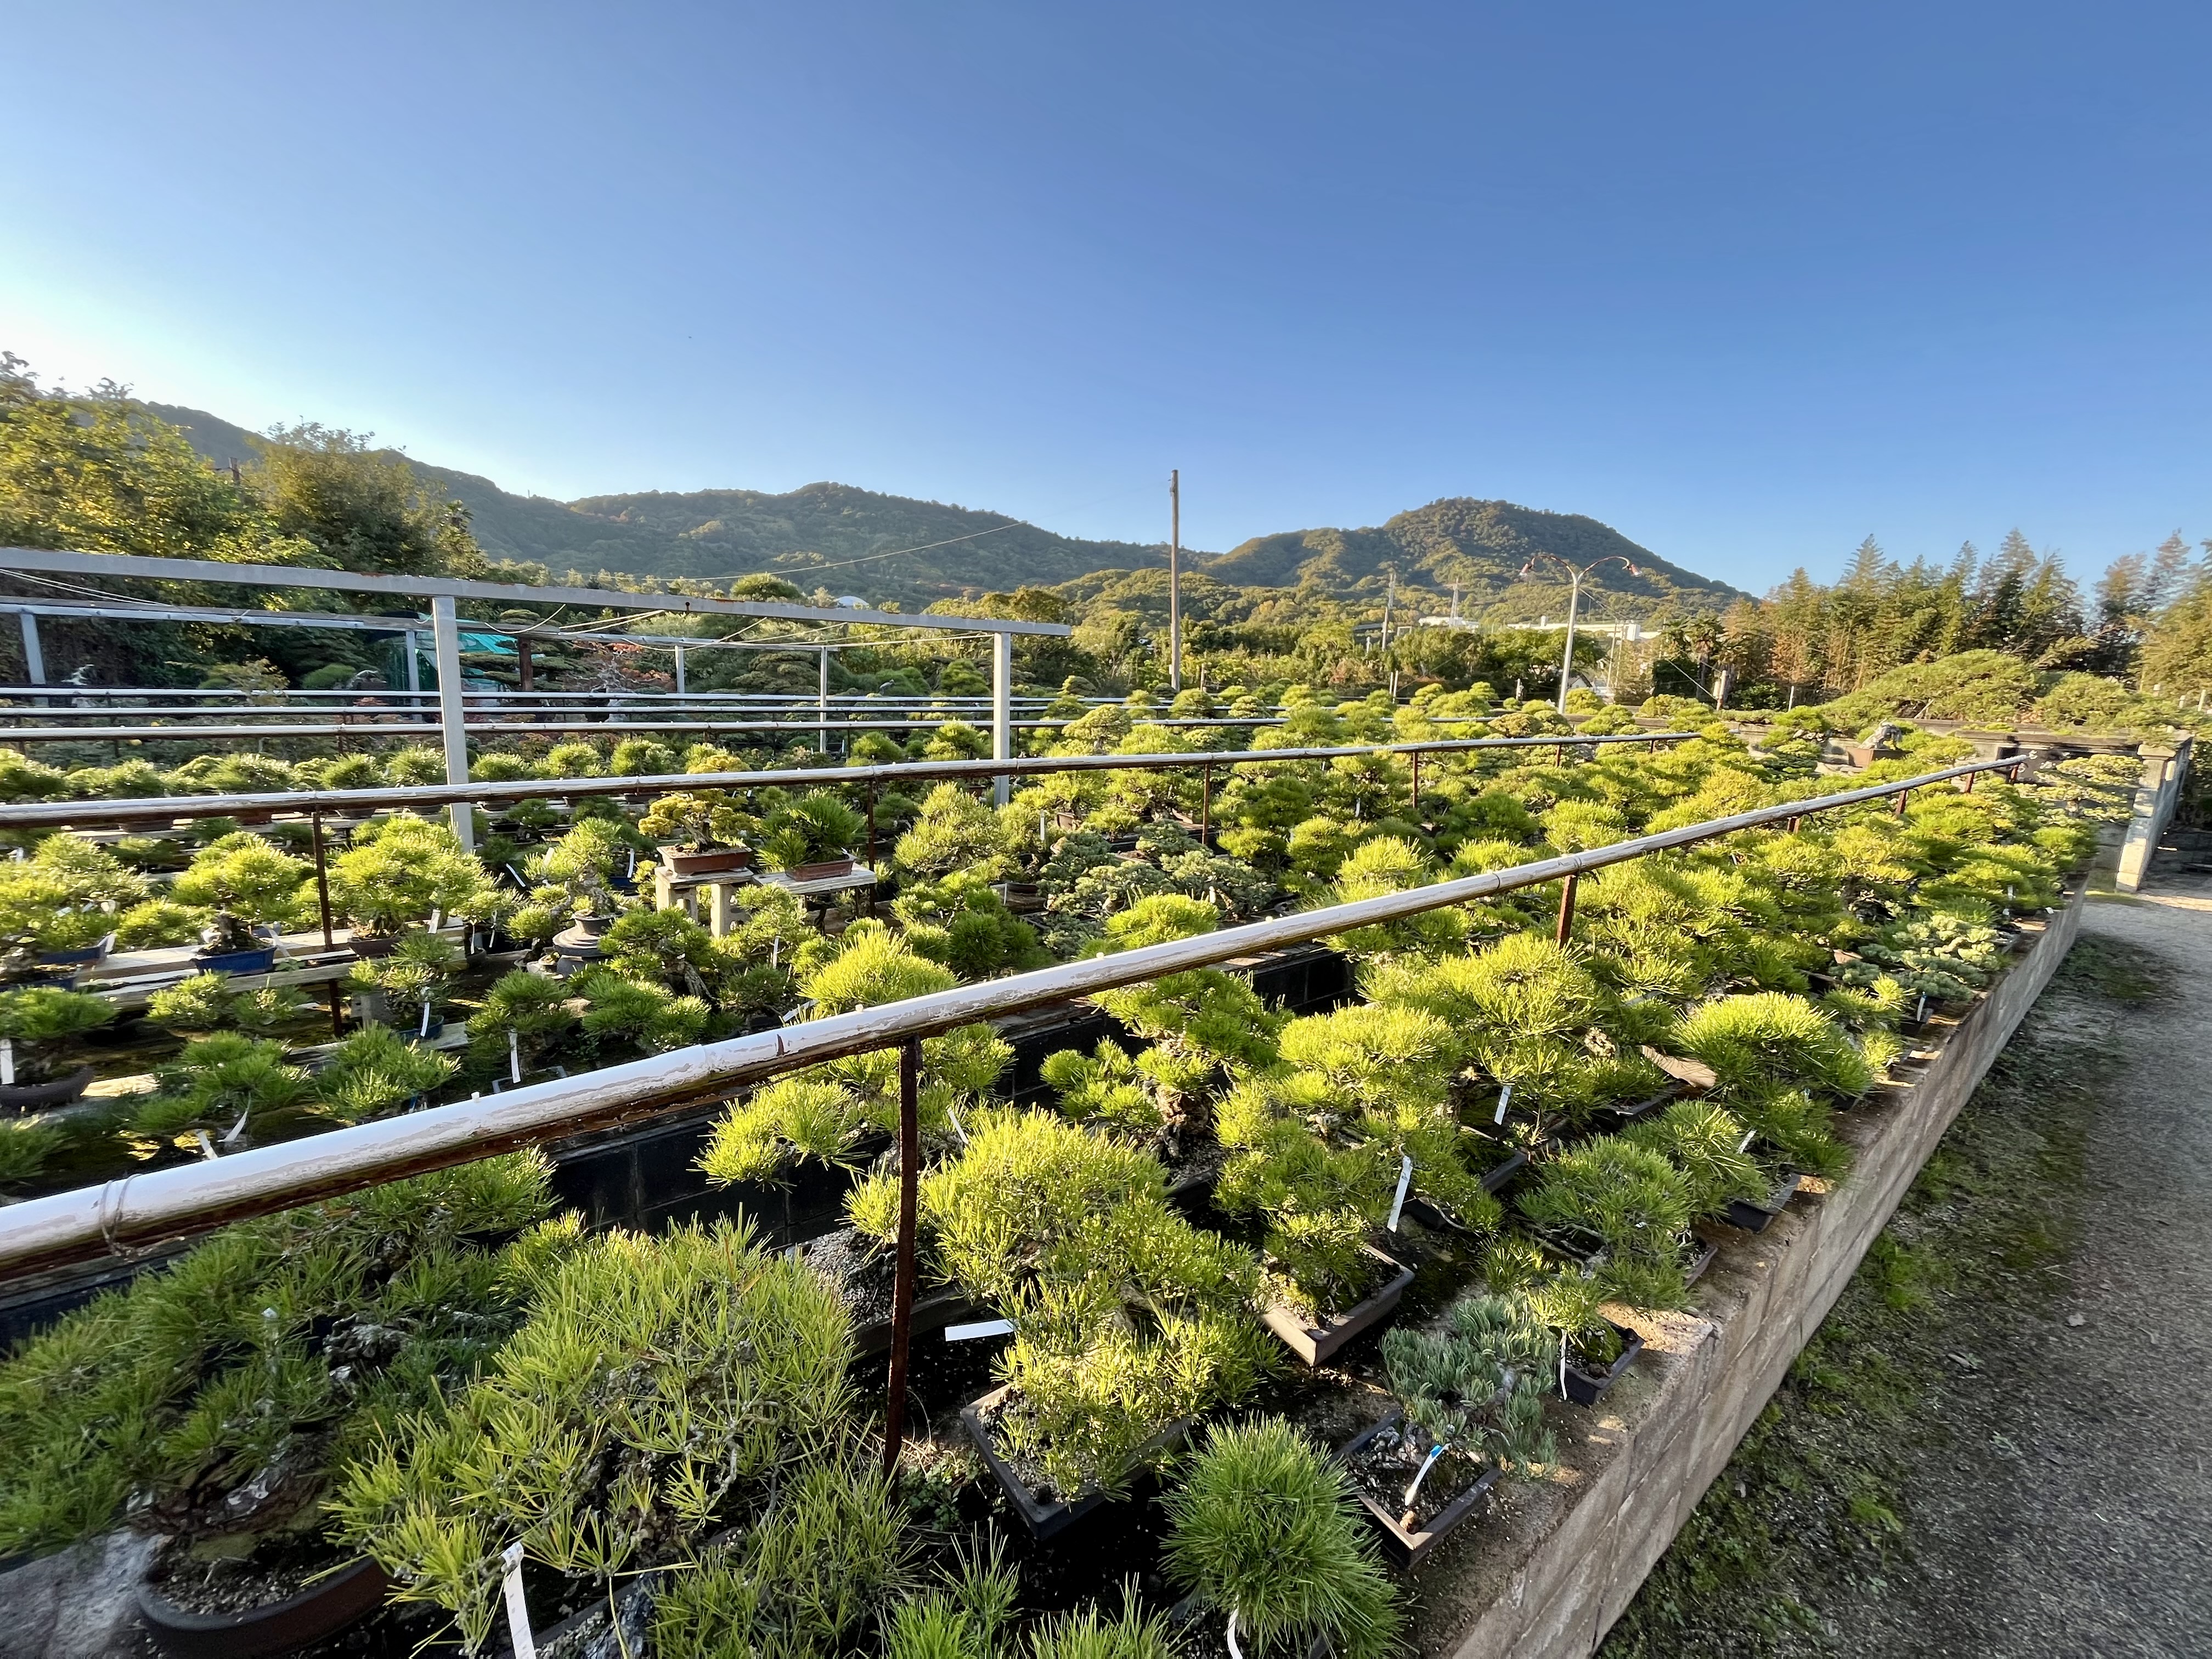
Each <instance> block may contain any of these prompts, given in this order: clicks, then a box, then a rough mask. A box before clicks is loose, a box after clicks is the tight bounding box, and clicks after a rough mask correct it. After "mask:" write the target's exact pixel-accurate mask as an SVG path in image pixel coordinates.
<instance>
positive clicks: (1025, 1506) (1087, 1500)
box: [960, 1385, 1191, 1540]
mask: <svg viewBox="0 0 2212 1659" xmlns="http://www.w3.org/2000/svg"><path fill="white" fill-rule="evenodd" d="M1012 1392H1013V1389H1012V1386H1011V1385H1009V1386H1007V1387H1006V1388H1001V1389H992V1390H991V1392H990V1393H988V1394H987V1395H983V1396H982V1398H981V1399H980V1400H971V1401H969V1402H968V1404H966V1405H964V1406H963V1407H961V1408H960V1423H961V1426H962V1427H963V1428H965V1429H966V1430H967V1431H968V1437H969V1439H970V1440H972V1441H974V1442H975V1449H976V1450H977V1451H978V1452H980V1453H981V1455H982V1458H983V1464H984V1467H985V1468H988V1469H989V1470H990V1471H991V1475H992V1478H993V1479H994V1480H996V1481H997V1482H998V1483H999V1487H1000V1491H1002V1492H1005V1493H1006V1502H1007V1503H1008V1504H1012V1506H1013V1510H1014V1513H1015V1514H1016V1515H1018V1516H1021V1520H1022V1525H1023V1526H1024V1528H1027V1529H1028V1531H1029V1534H1030V1537H1032V1538H1036V1539H1039V1540H1042V1539H1046V1538H1050V1537H1053V1536H1054V1535H1055V1534H1059V1533H1062V1532H1065V1531H1066V1529H1067V1528H1069V1527H1071V1526H1073V1524H1074V1523H1075V1522H1078V1521H1080V1520H1081V1519H1082V1518H1083V1517H1084V1516H1086V1515H1089V1514H1091V1513H1092V1512H1093V1511H1094V1510H1098V1509H1100V1508H1102V1507H1103V1506H1104V1505H1105V1504H1107V1503H1108V1502H1109V1498H1108V1495H1107V1494H1106V1493H1104V1492H1100V1491H1099V1490H1098V1489H1097V1487H1095V1486H1094V1487H1091V1489H1089V1490H1088V1491H1086V1492H1083V1493H1082V1494H1080V1495H1079V1496H1078V1497H1076V1498H1073V1499H1071V1500H1069V1501H1068V1502H1066V1503H1054V1502H1053V1501H1051V1500H1050V1499H1048V1498H1040V1497H1038V1496H1037V1494H1036V1492H1035V1491H1033V1490H1032V1489H1031V1488H1030V1486H1028V1485H1027V1483H1025V1482H1024V1480H1022V1478H1021V1476H1019V1475H1018V1474H1015V1473H1014V1471H1013V1470H1012V1468H1010V1467H1009V1466H1008V1465H1007V1463H1006V1461H1005V1460H1004V1459H1003V1458H1001V1457H1000V1455H999V1453H998V1449H997V1448H996V1447H995V1446H994V1445H993V1444H992V1437H991V1429H990V1425H988V1424H987V1423H985V1422H984V1421H983V1415H982V1414H983V1413H985V1412H987V1411H988V1410H990V1409H991V1408H992V1407H994V1406H996V1405H997V1404H999V1402H1000V1401H1002V1400H1004V1399H1005V1398H1006V1396H1007V1395H1009V1394H1011V1393H1012ZM1190 1425H1191V1419H1189V1418H1188V1417H1183V1418H1178V1419H1176V1420H1175V1421H1174V1422H1172V1423H1170V1424H1169V1425H1167V1426H1166V1427H1165V1428H1164V1429H1162V1430H1161V1431H1159V1432H1158V1434H1156V1435H1154V1436H1153V1437H1152V1438H1151V1439H1149V1440H1147V1441H1146V1442H1145V1443H1144V1444H1143V1445H1142V1446H1141V1447H1139V1449H1138V1457H1139V1462H1150V1461H1151V1460H1152V1459H1153V1458H1155V1457H1157V1456H1158V1455H1160V1454H1161V1453H1163V1452H1166V1451H1170V1450H1172V1449H1174V1448H1175V1447H1176V1446H1178V1445H1180V1444H1181V1443H1182V1438H1183V1437H1184V1436H1185V1435H1187V1434H1188V1433H1189V1432H1190Z"/></svg>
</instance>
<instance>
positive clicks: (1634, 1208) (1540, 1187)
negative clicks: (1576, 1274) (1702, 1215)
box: [1516, 1135, 1694, 1309]
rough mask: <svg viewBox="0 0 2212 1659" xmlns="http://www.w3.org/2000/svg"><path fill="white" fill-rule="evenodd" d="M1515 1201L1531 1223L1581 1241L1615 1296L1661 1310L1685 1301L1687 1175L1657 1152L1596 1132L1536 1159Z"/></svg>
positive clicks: (1689, 1210) (1690, 1209)
mask: <svg viewBox="0 0 2212 1659" xmlns="http://www.w3.org/2000/svg"><path fill="white" fill-rule="evenodd" d="M1516 1201H1517V1202H1518V1204H1519V1205H1520V1208H1521V1212H1522V1214H1523V1215H1524V1216H1526V1217H1527V1218H1528V1220H1529V1221H1530V1222H1532V1223H1533V1224H1534V1225H1536V1226H1537V1227H1539V1228H1548V1229H1551V1230H1553V1231H1554V1233H1555V1234H1557V1235H1559V1236H1561V1237H1564V1238H1565V1239H1566V1240H1568V1241H1570V1242H1571V1241H1572V1240H1573V1239H1574V1237H1576V1236H1577V1235H1579V1236H1581V1237H1582V1238H1583V1239H1585V1240H1587V1241H1588V1243H1587V1244H1586V1246H1585V1248H1587V1249H1589V1252H1590V1265H1591V1267H1593V1268H1594V1270H1595V1273H1596V1276H1597V1278H1598V1279H1600V1280H1601V1282H1602V1283H1603V1284H1604V1285H1605V1286H1606V1287H1607V1291H1609V1292H1610V1293H1611V1294H1612V1295H1613V1297H1616V1298H1618V1299H1619V1300H1620V1301H1623V1302H1626V1303H1628V1304H1631V1305H1632V1306H1636V1307H1642V1308H1655V1309H1668V1308H1679V1307H1680V1306H1681V1305H1682V1304H1684V1303H1685V1302H1686V1300H1687V1299H1688V1295H1689V1291H1688V1286H1687V1285H1686V1284H1685V1283H1684V1280H1683V1275H1682V1268H1683V1262H1682V1250H1683V1246H1684V1244H1685V1243H1686V1240H1687V1239H1688V1237H1689V1228H1690V1218H1691V1216H1692V1214H1693V1213H1694V1210H1693V1207H1692V1205H1693V1199H1692V1190H1691V1186H1690V1182H1689V1180H1688V1178H1687V1177H1686V1176H1684V1175H1683V1174H1682V1172H1681V1171H1680V1170H1678V1169H1676V1168H1675V1167H1674V1164H1671V1163H1669V1162H1668V1160H1667V1159H1666V1158H1663V1157H1662V1156H1661V1155H1660V1154H1659V1153H1657V1152H1652V1151H1650V1150H1649V1149H1648V1148H1646V1147H1643V1146H1638V1145H1636V1144H1635V1143H1634V1142H1632V1141H1629V1140H1625V1139H1622V1138H1620V1136H1618V1135H1600V1136H1597V1137H1596V1138H1595V1139H1590V1140H1587V1141H1584V1142H1583V1144H1582V1145H1581V1146H1577V1147H1575V1148H1574V1149H1573V1150H1572V1151H1571V1152H1562V1153H1560V1154H1559V1156H1558V1157H1557V1158H1552V1159H1550V1160H1548V1161H1547V1162H1546V1163H1544V1164H1541V1165H1540V1166H1539V1171H1538V1175H1537V1179H1536V1182H1535V1184H1534V1186H1533V1187H1532V1188H1528V1190H1526V1191H1524V1192H1522V1194H1520V1195H1519V1198H1518V1199H1517V1200H1516Z"/></svg>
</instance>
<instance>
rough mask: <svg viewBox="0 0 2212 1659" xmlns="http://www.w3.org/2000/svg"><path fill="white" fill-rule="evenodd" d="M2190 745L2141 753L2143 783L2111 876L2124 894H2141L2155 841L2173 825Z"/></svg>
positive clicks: (2184, 743) (2184, 741)
mask: <svg viewBox="0 0 2212 1659" xmlns="http://www.w3.org/2000/svg"><path fill="white" fill-rule="evenodd" d="M2191 749H2192V744H2191V739H2189V738H2182V739H2181V741H2180V742H2179V743H2177V744H2175V745H2174V746H2173V747H2172V749H2151V748H2148V747H2146V748H2145V749H2144V750H2143V751H2142V763H2143V775H2142V783H2141V784H2140V785H2139V786H2138V787H2136V800H2135V817H2133V818H2132V819H2131V820H2130V823H2129V824H2128V834H2127V839H2126V840H2125V841H2124V842H2121V843H2120V859H2119V864H2118V867H2117V868H2116V869H2115V870H2114V872H2113V873H2112V884H2113V885H2114V886H2115V887H2118V889H2119V890H2120V891H2122V892H2123V893H2139V892H2141V891H2142V884H2143V878H2144V877H2145V876H2147V875H2148V874H2149V873H2150V860H2151V854H2154V853H2155V852H2157V851H2158V841H2159V837H2160V836H2163V835H2164V834H2165V833H2166V825H2167V824H2168V823H2172V821H2173V809H2174V808H2175V807H2176V806H2178V805H2180V802H2181V781H2182V780H2183V779H2184V778H2185V777H2186V776H2187V775H2188V774H2189V763H2190V761H2191Z"/></svg>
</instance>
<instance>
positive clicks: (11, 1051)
mask: <svg viewBox="0 0 2212 1659" xmlns="http://www.w3.org/2000/svg"><path fill="white" fill-rule="evenodd" d="M13 1087H15V1038H13V1037H0V1088H10V1089H12V1088H13Z"/></svg>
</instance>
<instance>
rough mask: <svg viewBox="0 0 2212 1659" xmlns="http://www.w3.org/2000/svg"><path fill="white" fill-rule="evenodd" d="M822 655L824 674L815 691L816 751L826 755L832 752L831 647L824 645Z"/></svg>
mask: <svg viewBox="0 0 2212 1659" xmlns="http://www.w3.org/2000/svg"><path fill="white" fill-rule="evenodd" d="M821 657H822V676H821V680H820V682H819V689H818V690H817V691H816V693H815V699H816V701H815V704H814V720H815V727H814V751H815V753H817V754H818V755H826V754H828V753H829V647H828V646H826V645H825V646H823V647H822V651H821Z"/></svg>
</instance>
